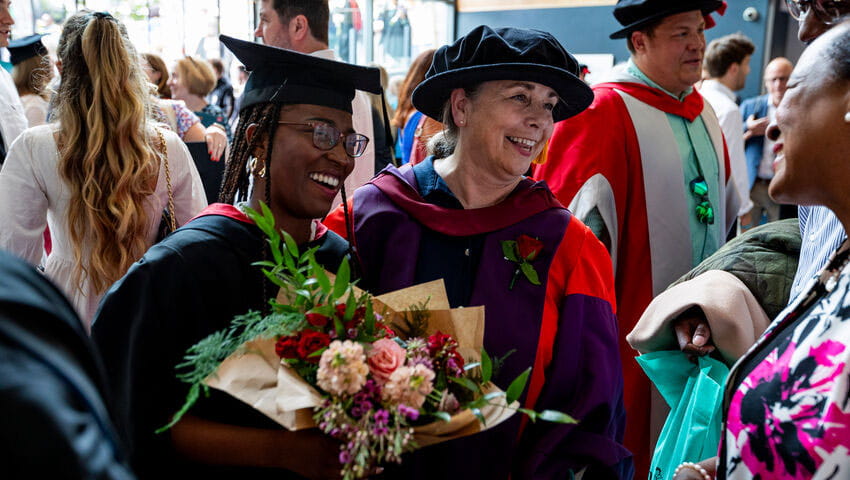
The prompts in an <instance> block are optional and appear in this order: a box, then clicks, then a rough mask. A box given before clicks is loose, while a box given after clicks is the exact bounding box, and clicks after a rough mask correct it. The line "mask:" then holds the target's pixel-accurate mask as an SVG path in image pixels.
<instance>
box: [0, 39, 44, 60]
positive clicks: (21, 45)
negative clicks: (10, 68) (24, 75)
mask: <svg viewBox="0 0 850 480" xmlns="http://www.w3.org/2000/svg"><path fill="white" fill-rule="evenodd" d="M43 36H44V34H41V33H37V34H35V35H29V36H27V37H24V38H20V39H17V40H12V41H11V42H9V47H8V48H9V55H10V59H9V61H10V62H11V63H12V65H17V64H19V63H21V62H23V61H24V60H27V59H29V58H32V57H35V56H37V55H47V48H45V46H44V44H43V43H41V37H43Z"/></svg>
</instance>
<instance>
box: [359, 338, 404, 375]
mask: <svg viewBox="0 0 850 480" xmlns="http://www.w3.org/2000/svg"><path fill="white" fill-rule="evenodd" d="M405 357H406V352H405V351H404V349H403V348H401V346H399V344H397V343H396V342H394V341H393V340H390V339H389V338H382V339H380V340H376V341H375V342H374V343H372V350H370V351H369V358H368V360H367V361H366V362H367V363H368V364H369V371H371V372H372V378H374V379H375V381H377V382H378V383H380V384H381V385H383V384H384V383H386V382H387V380H389V378H390V375H392V373H393V372H394V371H395V370H396V369H397V368H398V367H400V366H402V365H404V359H405Z"/></svg>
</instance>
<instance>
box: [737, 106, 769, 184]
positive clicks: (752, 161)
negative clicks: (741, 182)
mask: <svg viewBox="0 0 850 480" xmlns="http://www.w3.org/2000/svg"><path fill="white" fill-rule="evenodd" d="M767 102H768V95H767V94H765V95H761V96H758V97H753V98H748V99H746V100H744V101H743V103H741V116H742V117H743V119H744V131H745V132H746V131H747V119H748V118H750V115H755V118H762V117H766V116H767ZM744 153H745V154H746V156H747V174H748V175H749V177H750V189H752V188H753V184H754V183H755V182H756V177H757V176H758V171H759V163H761V157H762V155H763V153H764V135H760V136H758V137H750V138H749V139H747V141H746V142H745V143H744Z"/></svg>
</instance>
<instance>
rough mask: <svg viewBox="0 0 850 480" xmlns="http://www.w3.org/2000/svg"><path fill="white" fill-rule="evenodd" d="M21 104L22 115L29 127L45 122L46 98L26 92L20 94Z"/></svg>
mask: <svg viewBox="0 0 850 480" xmlns="http://www.w3.org/2000/svg"><path fill="white" fill-rule="evenodd" d="M21 104H22V105H23V106H24V115H26V117H27V123H28V124H29V126H30V127H35V126H38V125H44V124H45V123H47V107H48V103H47V100H45V99H43V98H41V96H39V95H35V94H33V93H28V94H26V95H21Z"/></svg>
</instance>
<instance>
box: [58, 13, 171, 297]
mask: <svg viewBox="0 0 850 480" xmlns="http://www.w3.org/2000/svg"><path fill="white" fill-rule="evenodd" d="M57 55H58V57H59V60H60V61H61V62H62V83H61V84H60V86H59V90H58V94H57V103H56V109H55V119H56V121H58V123H59V131H58V140H59V141H58V144H59V172H60V174H61V176H62V178H63V179H64V180H65V182H66V183H67V185H68V187H69V189H70V191H71V201H70V206H69V209H68V219H67V221H68V225H69V231H70V238H71V243H72V245H73V249H74V259H75V260H76V264H77V265H78V268H77V270H76V271H75V272H74V281H75V283H76V284H77V285H78V288H81V287H82V279H83V278H84V277H87V278H88V281H89V287H90V289H91V291H92V292H94V293H95V294H100V293H102V292H104V291H105V290H106V289H107V288H108V287H109V286H110V285H111V284H112V283H114V282H115V281H117V280H118V279H119V278H121V276H122V275H124V273H125V272H126V271H127V269H128V268H129V267H130V265H132V264H133V262H135V261H136V260H137V259H139V258H140V257H141V256H142V255H143V254H144V252H145V250H147V248H148V246H149V245H148V235H149V230H150V227H149V225H150V220H151V219H150V216H149V215H148V213H147V212H146V210H145V205H146V204H147V202H148V197H149V196H150V195H151V194H153V193H154V189H155V187H156V180H157V175H158V173H159V156H158V154H157V148H156V145H155V144H154V143H153V142H154V140H153V138H156V134H155V132H154V130H153V129H152V123H151V124H150V128H149V123H148V119H149V118H150V112H151V111H152V110H151V109H152V105H151V103H150V99H151V93H150V87H149V86H148V81H147V76H146V75H145V73H144V72H143V71H142V69H141V67H140V65H139V57H138V56H137V54H136V52H135V49H134V48H133V46H132V44H131V43H130V40H129V39H128V37H127V31H126V29H125V28H124V26H123V25H122V24H121V23H120V22H119V21H118V20H117V19H115V18H114V17H112V16H111V15H109V14H107V13H101V12H88V11H82V12H79V13H77V14H75V15H73V16H71V17H70V18H69V19H68V20H67V21H66V23H65V27H64V29H63V31H62V36H61V37H60V39H59V48H58V51H57Z"/></svg>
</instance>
